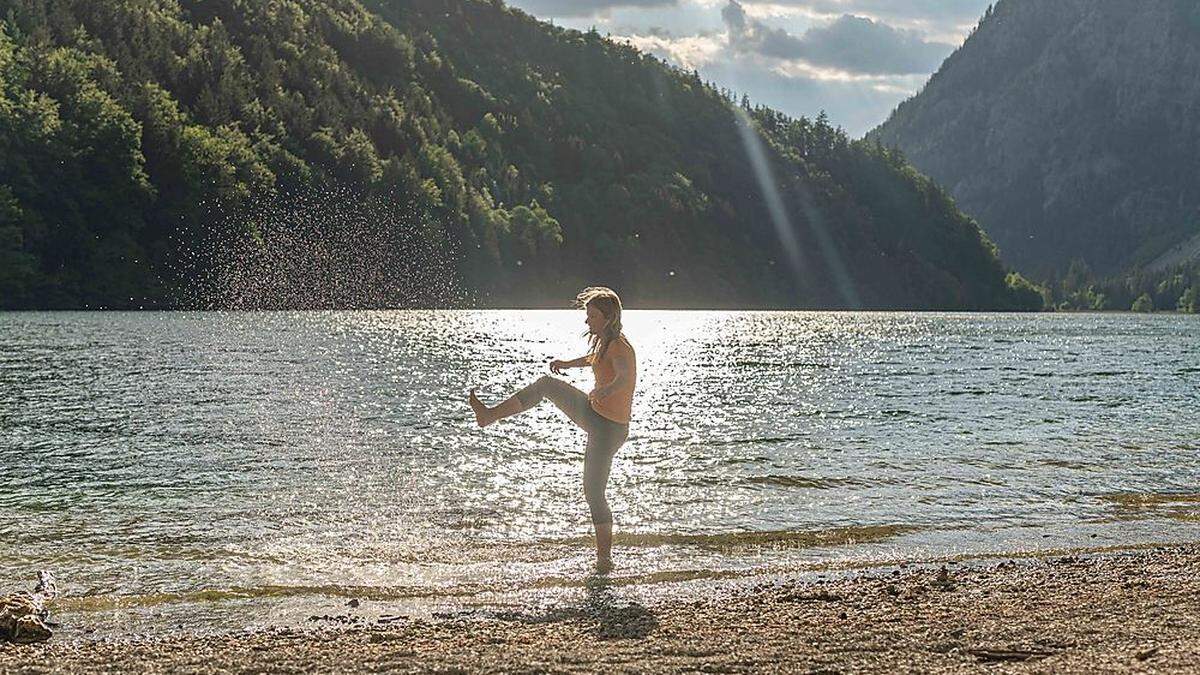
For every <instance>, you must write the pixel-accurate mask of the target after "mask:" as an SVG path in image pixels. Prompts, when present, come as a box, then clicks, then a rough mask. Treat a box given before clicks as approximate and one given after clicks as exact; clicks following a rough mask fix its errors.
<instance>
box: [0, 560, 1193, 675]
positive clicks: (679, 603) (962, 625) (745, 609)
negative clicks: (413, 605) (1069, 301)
mask: <svg viewBox="0 0 1200 675" xmlns="http://www.w3.org/2000/svg"><path fill="white" fill-rule="evenodd" d="M316 624H318V627H316V628H306V629H303V630H300V629H278V630H273V631H262V632H256V633H238V634H230V635H219V636H209V637H198V636H194V635H166V636H161V637H155V638H150V639H141V640H136V641H135V640H121V641H115V642H114V641H91V642H88V641H76V642H69V641H59V642H55V641H53V640H52V641H51V642H49V643H44V644H41V645H32V646H16V645H0V670H3V671H28V672H66V671H70V672H80V671H112V670H135V671H147V670H150V671H171V672H218V671H247V670H252V671H259V672H295V671H326V672H328V671H342V672H345V671H376V670H388V671H431V670H433V671H458V670H467V671H501V670H502V671H511V670H517V671H544V670H552V671H606V672H612V671H704V672H728V671H823V672H832V671H842V672H845V671H874V672H887V671H891V672H894V671H896V670H910V671H911V670H916V671H923V672H930V671H933V672H939V671H945V672H950V671H953V672H969V671H980V672H1051V671H1053V672H1079V673H1084V672H1087V673H1092V672H1098V671H1145V672H1200V545H1190V546H1179V547H1163V548H1155V549H1147V550H1135V551H1125V552H1112V553H1103V554H1092V555H1086V556H1068V557H1061V556H1058V557H1053V558H1041V559H1037V558H1035V559H1017V560H1006V561H993V562H988V563H960V564H955V565H949V566H948V569H947V571H946V573H945V574H944V575H943V574H941V570H940V568H939V567H938V566H916V565H914V566H909V567H907V568H903V569H898V570H885V571H879V570H876V571H873V572H865V573H863V574H861V575H855V576H853V577H850V578H842V579H837V580H832V581H820V582H816V583H807V582H806V583H798V582H792V581H786V580H784V581H769V582H764V583H758V584H749V585H747V586H746V587H744V588H741V589H740V590H737V591H735V592H734V591H731V592H728V593H723V594H719V595H715V596H712V597H705V598H703V599H695V598H687V597H683V598H679V597H676V598H675V599H673V600H666V601H663V602H662V603H661V604H655V605H653V606H646V605H642V604H639V603H637V602H631V601H629V600H627V599H625V598H623V596H622V593H621V589H620V588H619V587H608V586H604V585H601V584H592V585H591V586H590V587H589V591H588V593H587V595H586V597H585V598H583V599H582V600H581V601H580V602H578V603H576V604H571V605H561V606H553V607H543V608H528V609H527V610H521V611H509V612H505V613H498V612H496V611H477V612H473V613H471V614H467V615H463V616H457V617H453V618H444V619H435V620H399V621H395V622H391V623H388V624H380V625H371V626H365V627H363V626H360V627H344V626H342V625H341V624H338V623H336V622H324V621H321V622H316Z"/></svg>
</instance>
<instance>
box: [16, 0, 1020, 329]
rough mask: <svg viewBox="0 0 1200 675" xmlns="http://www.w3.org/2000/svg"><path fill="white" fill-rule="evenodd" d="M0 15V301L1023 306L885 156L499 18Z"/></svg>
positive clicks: (39, 1)
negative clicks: (620, 298) (621, 299)
mask: <svg viewBox="0 0 1200 675" xmlns="http://www.w3.org/2000/svg"><path fill="white" fill-rule="evenodd" d="M0 19H2V20H3V24H4V25H3V31H2V32H0V307H7V308H14V307H18V308H19V307H49V308H57V307H94V308H96V307H108V308H116V307H174V306H192V305H199V306H233V307H275V306H300V307H347V306H408V305H435V306H445V305H464V304H468V305H470V304H478V305H514V304H516V305H554V306H557V305H561V304H562V300H563V298H566V297H570V296H571V295H572V294H573V292H574V291H575V290H577V289H578V288H579V287H580V286H583V285H588V284H593V283H605V284H610V285H613V286H614V287H617V288H618V289H620V290H621V291H622V292H623V294H624V295H625V297H626V299H627V301H628V302H630V303H631V304H633V305H635V306H644V307H646V306H710V307H719V306H727V307H732V306H745V307H813V308H817V307H878V308H893V307H915V308H946V309H967V308H1002V309H1016V308H1031V307H1035V306H1040V297H1039V296H1038V295H1037V293H1036V292H1034V291H1033V289H1031V288H1029V287H1027V286H1026V285H1025V284H1024V283H1023V281H1022V280H1020V279H1019V278H1018V277H1016V276H1008V277H1007V278H1006V274H1005V270H1004V268H1003V266H1002V265H1001V263H1000V262H999V260H998V259H997V257H996V254H995V251H994V249H993V247H992V246H991V244H990V243H989V242H988V241H987V240H986V238H985V237H983V236H982V235H981V233H980V231H979V229H978V227H977V226H976V225H975V223H974V222H972V221H971V220H969V219H968V218H966V217H965V216H963V215H962V214H961V213H960V212H959V211H958V210H957V209H956V208H955V206H954V204H953V203H952V202H951V201H950V199H949V198H948V197H947V195H946V194H945V192H944V191H943V190H941V189H940V188H939V187H937V186H936V185H934V184H932V183H931V182H930V181H928V180H927V179H925V178H924V177H922V176H920V175H919V174H917V173H916V172H915V171H914V170H913V169H912V168H911V167H909V166H908V165H907V164H905V163H904V162H903V161H902V160H901V159H900V158H899V157H898V155H896V154H894V153H891V152H888V151H886V150H884V149H882V148H881V147H879V146H878V145H876V144H874V143H866V142H851V141H850V140H849V139H847V138H846V136H845V134H844V133H842V132H840V131H839V130H837V129H835V128H834V127H833V126H831V125H830V124H829V123H828V121H826V120H824V119H820V120H816V121H810V120H805V119H797V120H794V119H789V118H786V117H784V116H782V115H780V114H778V113H776V112H774V111H771V110H767V109H764V108H755V107H753V106H751V105H750V104H749V103H747V102H741V103H735V102H733V101H732V100H730V96H729V95H727V94H725V93H722V92H720V91H718V90H716V89H715V88H713V87H711V86H709V85H707V84H705V83H704V82H702V81H700V80H699V78H698V77H697V76H696V75H695V74H694V73H687V72H682V71H679V70H676V69H673V68H670V67H668V66H666V65H665V64H663V63H662V62H661V61H659V60H657V59H655V58H653V57H651V56H648V55H645V54H642V53H639V52H638V51H636V50H634V49H633V48H631V47H629V46H626V45H621V44H616V43H613V42H611V41H609V40H606V39H605V38H603V37H601V36H600V35H598V34H596V33H594V32H592V33H580V32H577V31H570V30H563V29H559V28H555V27H552V26H549V25H546V24H543V23H540V22H537V21H535V20H533V19H532V18H530V17H528V16H526V15H524V14H522V13H520V12H517V11H514V10H510V9H508V8H506V7H505V6H504V5H503V4H501V3H500V2H483V1H479V0H404V1H400V0H392V1H384V0H361V1H358V0H275V1H272V2H261V1H258V0H178V1H176V0H111V1H106V2H93V1H92V0H0Z"/></svg>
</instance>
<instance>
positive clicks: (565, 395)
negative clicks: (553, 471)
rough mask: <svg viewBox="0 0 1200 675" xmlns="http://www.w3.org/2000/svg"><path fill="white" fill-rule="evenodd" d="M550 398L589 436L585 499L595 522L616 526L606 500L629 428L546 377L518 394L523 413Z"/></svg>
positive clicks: (576, 391) (585, 454)
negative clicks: (615, 461)
mask: <svg viewBox="0 0 1200 675" xmlns="http://www.w3.org/2000/svg"><path fill="white" fill-rule="evenodd" d="M544 398H548V399H550V401H551V402H553V403H554V405H556V406H558V407H559V409H560V410H562V411H563V412H565V413H566V414H567V417H570V418H571V421H572V422H574V423H575V424H578V425H579V427H580V428H581V429H583V430H584V431H586V432H587V448H586V449H585V450H584V452H583V498H584V499H586V500H587V504H588V508H589V509H591V512H592V522H593V523H595V524H596V525H604V524H606V523H611V522H612V511H611V510H610V509H609V508H608V499H607V498H605V496H604V491H605V488H606V487H607V486H608V472H609V471H610V470H611V469H612V460H613V455H615V454H617V448H619V447H621V444H622V443H624V442H625V439H626V438H628V437H629V425H628V424H621V423H620V422H614V421H612V420H610V419H608V418H607V417H605V416H603V415H601V414H600V413H598V412H596V411H595V410H592V404H591V403H589V402H588V395H587V394H585V393H583V392H582V391H580V390H579V389H576V388H575V387H573V386H571V385H570V384H568V383H567V382H564V381H562V380H559V379H557V378H553V377H550V376H549V375H544V376H542V377H540V378H538V380H537V382H534V383H533V384H531V385H529V386H528V387H525V388H524V389H522V390H521V391H518V392H517V399H518V400H519V401H520V402H521V410H522V411H525V410H529V409H530V408H532V407H534V406H535V405H537V404H539V403H541V402H542V399H544Z"/></svg>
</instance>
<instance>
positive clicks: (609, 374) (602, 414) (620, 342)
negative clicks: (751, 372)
mask: <svg viewBox="0 0 1200 675" xmlns="http://www.w3.org/2000/svg"><path fill="white" fill-rule="evenodd" d="M576 304H577V305H579V306H581V307H583V308H584V309H586V310H587V327H588V331H587V335H588V344H589V349H588V353H587V354H586V355H584V356H581V357H579V358H577V359H572V360H570V361H559V360H554V361H551V362H550V371H551V372H553V373H554V374H555V375H561V374H562V371H563V370H564V369H566V368H582V367H583V366H588V365H590V366H591V367H592V373H593V374H594V375H595V377H596V386H595V387H594V388H593V389H592V393H590V394H585V393H583V392H582V391H580V390H579V389H576V388H575V387H573V386H571V385H570V384H568V383H566V382H564V381H562V380H559V379H556V378H553V377H550V376H549V375H543V376H542V377H541V378H540V379H538V380H537V381H536V382H534V383H533V384H531V385H529V386H527V387H525V388H524V389H522V390H521V391H519V392H517V393H516V395H514V396H513V397H512V398H510V399H508V400H507V401H505V402H503V403H501V404H500V405H498V406H496V407H494V408H489V407H487V406H486V405H484V404H483V403H482V402H481V401H480V400H479V399H478V398H477V397H476V396H475V390H474V389H472V390H471V397H470V402H471V408H472V409H473V410H474V411H475V421H476V422H478V423H479V426H481V427H485V426H487V425H489V424H491V423H492V422H495V421H496V420H499V419H503V418H505V417H511V416H512V415H516V414H517V413H521V412H525V411H526V410H529V409H530V408H532V407H534V406H536V405H537V404H538V403H541V401H542V399H546V398H548V399H550V401H551V402H553V403H554V405H556V406H558V407H559V409H561V410H562V411H563V412H564V413H566V414H567V417H569V418H571V421H573V422H575V424H577V425H579V427H580V428H582V429H583V430H584V431H586V432H587V448H586V449H585V450H584V454H583V496H584V498H585V499H586V500H587V504H588V508H589V509H590V510H591V512H592V523H593V524H594V525H595V527H596V568H597V570H599V571H601V572H606V571H608V570H609V569H610V568H611V567H612V557H611V553H612V512H611V511H610V510H609V508H608V500H607V499H605V497H604V491H605V486H606V485H607V483H608V472H609V469H610V468H611V467H612V459H613V455H614V454H616V452H617V448H619V447H621V444H622V443H624V442H625V439H626V438H627V437H628V436H629V414H630V408H631V406H632V403H633V388H634V384H635V383H636V381H637V359H636V357H635V355H634V353H633V346H632V345H630V344H629V340H626V339H625V336H624V335H623V334H622V333H621V299H620V298H619V297H617V294H616V293H614V292H613V291H612V290H611V289H608V288H604V287H593V288H585V289H584V290H583V292H582V293H580V294H579V296H578V297H577V298H576Z"/></svg>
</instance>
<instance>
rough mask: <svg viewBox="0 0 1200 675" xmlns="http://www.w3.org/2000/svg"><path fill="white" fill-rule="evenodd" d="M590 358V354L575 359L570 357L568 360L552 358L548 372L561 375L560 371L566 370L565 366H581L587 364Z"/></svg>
mask: <svg viewBox="0 0 1200 675" xmlns="http://www.w3.org/2000/svg"><path fill="white" fill-rule="evenodd" d="M590 358H591V357H590V356H588V355H586V354H585V355H583V356H581V357H579V358H577V359H571V360H570V361H560V360H558V359H554V360H553V361H551V362H550V372H552V373H554V374H555V375H562V371H564V370H566V369H567V368H582V367H584V366H586V365H589V364H590V363H591V361H589V359H590Z"/></svg>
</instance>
